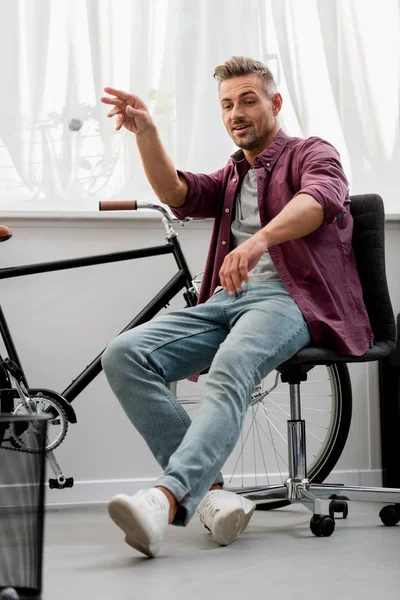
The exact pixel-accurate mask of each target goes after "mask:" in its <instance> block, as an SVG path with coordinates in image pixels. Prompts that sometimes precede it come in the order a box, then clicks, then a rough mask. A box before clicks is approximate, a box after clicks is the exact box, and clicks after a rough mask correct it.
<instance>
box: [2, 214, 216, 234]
mask: <svg viewBox="0 0 400 600" xmlns="http://www.w3.org/2000/svg"><path fill="white" fill-rule="evenodd" d="M162 218H163V215H162V214H161V213H160V212H158V211H155V210H148V209H143V210H139V211H107V212H100V211H99V212H95V211H65V210H63V211H45V210H43V211H11V210H10V211H6V210H3V211H1V212H0V225H10V226H12V225H13V224H14V225H15V226H17V225H18V224H22V223H23V227H26V226H27V223H29V226H35V225H36V226H40V225H42V224H46V222H47V223H49V224H50V223H51V225H52V226H57V227H62V226H63V224H64V225H65V224H67V223H71V222H75V223H82V224H83V223H85V224H88V225H89V224H94V225H96V226H98V225H102V224H106V223H110V222H112V223H115V224H119V225H125V226H130V227H131V226H132V225H133V226H134V225H135V222H137V223H143V222H145V223H147V225H151V226H152V227H157V226H158V225H159V226H162ZM213 222H214V219H194V220H193V221H189V222H188V223H182V224H181V223H179V222H178V221H175V222H173V223H172V226H173V227H175V229H177V231H179V229H181V228H182V227H184V226H186V227H190V228H191V229H193V228H200V229H203V228H206V229H209V227H210V224H211V223H213Z"/></svg>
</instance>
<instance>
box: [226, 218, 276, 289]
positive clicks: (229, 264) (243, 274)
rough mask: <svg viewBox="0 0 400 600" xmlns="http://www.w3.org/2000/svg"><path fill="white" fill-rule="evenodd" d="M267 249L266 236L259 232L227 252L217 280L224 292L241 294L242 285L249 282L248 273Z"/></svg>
mask: <svg viewBox="0 0 400 600" xmlns="http://www.w3.org/2000/svg"><path fill="white" fill-rule="evenodd" d="M267 249H268V242H267V239H266V234H265V232H264V231H263V230H261V231H259V232H257V233H256V234H255V235H253V236H252V237H251V238H250V239H249V240H247V242H244V243H243V244H240V246H238V247H237V248H235V249H234V250H232V252H229V254H228V255H227V256H226V257H225V259H224V262H223V263H222V267H221V269H220V271H219V278H220V281H221V285H222V287H223V288H224V290H225V291H226V292H229V294H230V295H231V296H233V295H234V294H235V292H241V291H242V283H243V282H244V281H245V282H247V281H248V280H249V271H251V270H252V269H254V267H255V266H256V265H257V263H258V261H259V260H260V258H261V257H262V255H263V254H264V253H265V252H266V250H267Z"/></svg>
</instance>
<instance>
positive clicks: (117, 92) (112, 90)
mask: <svg viewBox="0 0 400 600" xmlns="http://www.w3.org/2000/svg"><path fill="white" fill-rule="evenodd" d="M104 91H105V92H106V94H111V95H112V96H117V98H120V99H121V100H124V101H126V100H128V99H129V98H135V99H136V96H135V95H134V94H128V93H127V92H124V91H123V90H117V89H116V88H112V87H105V88H104Z"/></svg>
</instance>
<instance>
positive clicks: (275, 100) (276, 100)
mask: <svg viewBox="0 0 400 600" xmlns="http://www.w3.org/2000/svg"><path fill="white" fill-rule="evenodd" d="M282 104H283V98H282V96H281V95H280V93H279V92H277V93H276V94H274V95H273V97H272V114H273V115H274V117H276V116H277V115H278V114H279V113H280V111H281V108H282Z"/></svg>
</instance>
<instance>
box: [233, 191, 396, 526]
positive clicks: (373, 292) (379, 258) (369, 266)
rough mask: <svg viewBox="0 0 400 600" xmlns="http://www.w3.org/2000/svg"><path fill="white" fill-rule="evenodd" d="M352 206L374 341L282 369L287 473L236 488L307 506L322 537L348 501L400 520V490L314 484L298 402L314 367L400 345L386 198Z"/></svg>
mask: <svg viewBox="0 0 400 600" xmlns="http://www.w3.org/2000/svg"><path fill="white" fill-rule="evenodd" d="M350 210H351V214H352V216H353V219H354V230H353V248H354V253H355V257H356V261H357V266H358V271H359V275H360V280H361V285H362V288H363V296H364V302H365V305H366V307H367V311H368V315H369V318H370V322H371V326H372V330H373V333H374V344H373V346H372V348H370V349H369V350H368V352H366V353H365V354H364V355H363V356H343V355H341V354H338V353H337V352H335V351H333V350H329V349H326V348H321V347H317V346H309V347H307V348H304V349H303V350H300V352H298V353H297V354H296V355H295V356H294V357H293V358H291V359H290V360H288V361H286V362H285V363H283V364H282V365H280V366H279V367H278V369H277V370H278V371H279V372H280V374H281V381H282V382H285V383H288V384H289V386H290V420H288V452H289V477H288V478H287V479H286V481H285V482H284V483H283V484H281V485H268V486H265V487H255V488H253V489H249V488H247V489H244V490H243V491H240V490H235V491H237V492H238V493H242V494H244V495H246V496H247V497H249V498H251V499H253V500H255V501H256V502H257V503H260V504H262V501H265V502H266V503H267V504H266V506H268V505H269V506H271V505H272V506H274V505H275V506H279V505H286V504H287V503H288V502H290V503H302V504H304V505H305V506H307V508H309V509H310V510H311V511H312V512H313V516H312V518H311V522H310V527H311V531H312V532H313V533H314V535H317V536H324V537H326V536H329V535H331V534H332V533H333V531H334V529H335V520H334V514H335V513H342V514H343V517H346V516H347V511H348V506H347V501H348V500H367V501H375V502H381V503H391V504H390V505H388V506H385V507H384V508H383V509H382V510H381V511H380V514H379V516H380V518H381V520H382V522H383V523H384V524H385V525H396V524H397V523H398V522H399V521H400V489H394V488H372V487H353V486H352V487H348V486H344V485H329V484H319V483H311V482H310V480H309V479H308V478H307V465H306V432H305V421H304V420H302V417H301V400H300V384H301V382H302V381H306V379H307V372H308V371H309V370H310V369H312V368H313V367H314V366H316V365H327V366H330V365H333V364H335V363H351V362H367V361H374V360H380V359H383V358H385V357H387V356H388V355H389V354H390V353H391V352H392V351H393V350H394V348H395V345H396V325H395V319H394V315H393V310H392V305H391V301H390V297H389V292H388V287H387V281H386V269H385V247H384V232H385V214H384V207H383V201H382V198H381V197H380V196H378V195H376V194H363V195H359V196H352V198H351V205H350ZM399 468H400V465H399ZM322 500H330V503H329V515H328V514H323V511H322Z"/></svg>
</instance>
